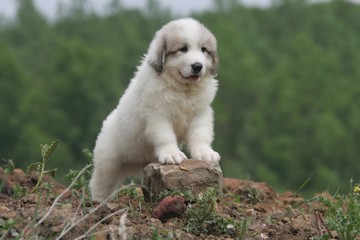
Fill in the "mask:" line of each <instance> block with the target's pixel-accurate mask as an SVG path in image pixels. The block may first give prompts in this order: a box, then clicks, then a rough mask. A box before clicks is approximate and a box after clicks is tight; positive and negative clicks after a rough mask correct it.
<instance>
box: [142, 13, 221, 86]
mask: <svg viewBox="0 0 360 240" xmlns="http://www.w3.org/2000/svg"><path fill="white" fill-rule="evenodd" d="M147 62H148V63H149V64H150V66H152V67H153V68H154V69H155V71H156V72H157V73H158V75H161V74H163V73H165V72H166V74H168V75H169V76H171V77H172V78H175V79H177V80H179V81H181V82H185V83H196V82H198V81H200V80H201V79H202V78H203V77H204V76H209V75H210V76H215V75H216V74H217V71H218V66H219V58H218V54H217V46H216V39H215V37H214V35H213V34H212V33H211V32H210V31H209V30H208V29H207V28H206V27H205V26H204V25H202V24H201V23H199V22H198V21H196V20H194V19H192V18H185V19H179V20H175V21H171V22H169V23H168V24H166V25H165V26H164V27H162V28H161V29H160V30H159V31H158V32H157V33H156V34H155V38H154V40H153V41H152V42H151V44H150V48H149V51H148V54H147Z"/></svg>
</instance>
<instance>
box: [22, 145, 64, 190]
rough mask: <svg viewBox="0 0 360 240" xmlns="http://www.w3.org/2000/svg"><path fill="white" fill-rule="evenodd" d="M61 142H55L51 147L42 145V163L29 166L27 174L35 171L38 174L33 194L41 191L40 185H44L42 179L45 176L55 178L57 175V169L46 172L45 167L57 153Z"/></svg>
mask: <svg viewBox="0 0 360 240" xmlns="http://www.w3.org/2000/svg"><path fill="white" fill-rule="evenodd" d="M59 143H60V140H55V141H53V142H52V143H51V144H50V145H48V144H44V145H41V156H42V160H41V162H36V163H32V164H30V165H29V166H28V168H27V172H28V173H30V172H33V171H35V172H36V173H38V180H37V183H36V185H35V187H34V188H33V189H32V191H31V192H35V191H36V190H38V189H39V187H40V185H41V184H42V179H43V177H44V175H45V174H49V175H50V176H52V177H54V176H55V174H56V169H53V170H45V166H46V163H47V161H48V160H49V159H50V157H51V155H52V154H53V153H54V152H55V150H56V148H57V147H58V145H59Z"/></svg>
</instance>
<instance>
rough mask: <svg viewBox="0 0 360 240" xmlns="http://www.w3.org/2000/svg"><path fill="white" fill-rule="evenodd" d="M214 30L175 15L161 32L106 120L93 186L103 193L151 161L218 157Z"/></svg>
mask: <svg viewBox="0 0 360 240" xmlns="http://www.w3.org/2000/svg"><path fill="white" fill-rule="evenodd" d="M218 65H219V60H218V54H217V46H216V39H215V37H214V35H213V34H212V33H211V32H210V31H209V30H208V29H207V28H206V27H205V26H204V25H202V24H201V23H199V22H198V21H196V20H194V19H192V18H185V19H179V20H174V21H171V22H169V23H168V24H166V25H165V26H163V27H162V28H161V29H160V30H159V31H158V32H156V34H155V37H154V39H153V40H152V42H151V44H150V47H149V50H148V52H147V54H146V55H145V57H144V58H143V61H142V63H141V64H140V66H139V67H138V69H137V72H136V73H135V76H134V78H133V79H132V80H131V82H130V84H129V86H128V88H127V89H126V91H125V93H124V95H123V96H122V97H121V99H120V102H119V104H118V106H117V107H116V109H115V110H113V111H112V112H111V113H110V115H109V116H108V117H107V118H106V119H105V120H104V122H103V126H102V129H101V132H100V134H99V135H98V138H97V140H96V145H95V149H94V172H93V175H92V178H91V181H90V190H91V194H92V198H93V199H94V200H98V201H103V200H104V199H106V198H107V197H108V196H109V195H111V194H112V193H113V192H114V191H115V190H116V189H117V188H118V187H119V185H120V184H121V182H122V180H124V178H125V177H127V176H129V175H132V174H135V173H137V172H139V171H141V170H142V169H143V168H144V167H145V166H146V165H147V164H148V163H151V162H154V161H159V162H160V163H161V164H181V162H182V161H184V160H185V159H187V157H186V155H185V154H184V153H183V152H182V151H181V150H180V147H181V146H182V145H183V144H185V145H186V146H187V149H188V151H189V153H190V154H191V158H193V159H195V160H202V161H219V160H220V156H219V154H218V153H217V152H215V151H214V150H213V149H212V148H211V143H212V140H213V136H214V132H213V110H212V108H211V106H210V104H211V102H212V101H213V99H214V97H215V93H216V91H217V85H218V84H217V81H216V80H215V79H214V76H216V75H217V71H218Z"/></svg>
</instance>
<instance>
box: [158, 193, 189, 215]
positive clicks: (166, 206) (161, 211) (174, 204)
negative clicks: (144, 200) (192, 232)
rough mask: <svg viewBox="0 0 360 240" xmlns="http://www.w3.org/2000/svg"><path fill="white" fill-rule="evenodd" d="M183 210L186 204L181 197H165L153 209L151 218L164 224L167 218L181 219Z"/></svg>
mask: <svg viewBox="0 0 360 240" xmlns="http://www.w3.org/2000/svg"><path fill="white" fill-rule="evenodd" d="M185 210H186V204H185V198H184V197H183V196H179V195H176V196H167V197H165V198H164V199H163V200H161V202H160V203H159V205H158V206H157V207H156V208H155V209H154V211H153V214H152V217H153V218H157V219H160V220H161V221H162V222H165V221H166V220H168V219H169V218H174V217H181V215H182V214H183V213H184V212H185Z"/></svg>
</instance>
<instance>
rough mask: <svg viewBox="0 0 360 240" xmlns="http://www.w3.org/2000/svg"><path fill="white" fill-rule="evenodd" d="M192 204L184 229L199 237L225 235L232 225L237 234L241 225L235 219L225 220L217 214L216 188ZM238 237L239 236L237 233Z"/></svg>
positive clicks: (186, 216) (197, 198)
mask: <svg viewBox="0 0 360 240" xmlns="http://www.w3.org/2000/svg"><path fill="white" fill-rule="evenodd" d="M193 202H194V204H192V205H191V206H190V207H189V208H188V209H187V210H186V211H185V218H186V221H185V226H184V229H185V230H186V231H188V232H191V233H193V234H196V235H199V234H201V233H203V234H210V233H217V234H224V233H226V232H227V229H228V226H229V225H232V226H233V227H234V228H235V231H236V232H237V231H238V230H237V229H239V223H238V222H236V221H234V220H233V219H229V218H224V217H223V216H221V215H219V214H218V213H217V212H216V210H215V209H216V204H217V191H216V189H215V188H208V189H207V190H206V191H205V192H204V193H201V194H199V195H198V196H197V197H196V198H194V199H193ZM236 235H238V234H237V233H236Z"/></svg>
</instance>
